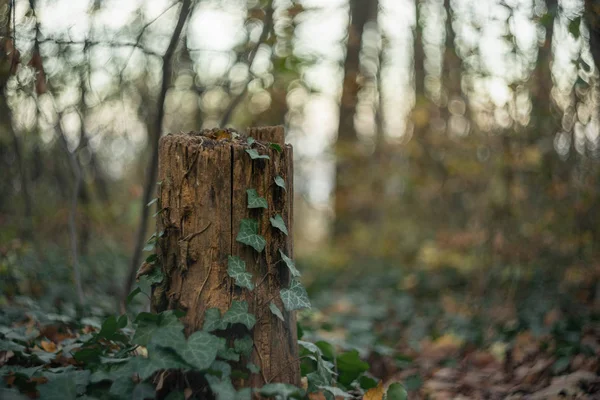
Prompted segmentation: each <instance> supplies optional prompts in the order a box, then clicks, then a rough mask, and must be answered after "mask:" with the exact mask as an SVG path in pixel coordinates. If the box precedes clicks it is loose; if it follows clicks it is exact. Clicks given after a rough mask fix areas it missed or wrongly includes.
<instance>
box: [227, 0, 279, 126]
mask: <svg viewBox="0 0 600 400" xmlns="http://www.w3.org/2000/svg"><path fill="white" fill-rule="evenodd" d="M273 11H274V10H273V2H272V1H270V2H269V5H268V6H267V12H266V14H265V20H264V22H263V30H262V32H261V34H260V38H259V39H258V42H256V46H254V48H253V49H252V50H251V51H250V54H249V55H248V70H251V69H252V64H253V63H254V58H255V57H256V54H257V53H258V49H259V48H260V45H261V44H263V43H264V42H265V41H266V40H267V37H268V36H269V32H270V31H271V27H272V25H273ZM250 76H252V75H251V74H250ZM248 83H249V80H246V82H245V84H244V88H243V89H242V91H241V92H240V94H238V95H237V96H236V97H234V98H233V100H231V102H230V103H229V106H227V109H226V110H225V113H224V114H223V118H222V119H221V123H220V126H221V127H223V126H225V125H227V123H228V122H229V120H230V119H231V116H232V115H233V112H234V111H235V109H236V108H237V106H238V105H239V104H240V103H241V102H242V100H243V99H244V97H245V96H246V93H247V92H248Z"/></svg>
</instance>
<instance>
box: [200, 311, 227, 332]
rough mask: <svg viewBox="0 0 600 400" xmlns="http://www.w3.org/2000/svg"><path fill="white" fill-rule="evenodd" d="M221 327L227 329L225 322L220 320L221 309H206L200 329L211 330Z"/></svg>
mask: <svg viewBox="0 0 600 400" xmlns="http://www.w3.org/2000/svg"><path fill="white" fill-rule="evenodd" d="M221 329H227V324H226V323H224V322H223V321H222V320H221V311H220V310H219V309H218V308H209V309H208V310H206V312H205V313H204V324H203V325H202V330H204V331H206V332H213V331H216V330H221Z"/></svg>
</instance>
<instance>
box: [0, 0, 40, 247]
mask: <svg viewBox="0 0 600 400" xmlns="http://www.w3.org/2000/svg"><path fill="white" fill-rule="evenodd" d="M12 5H13V3H12V1H10V0H0V10H4V11H5V13H4V14H3V15H0V28H3V30H2V31H0V116H1V118H0V121H1V122H0V129H2V130H3V131H4V132H8V133H9V134H10V136H11V139H12V144H13V152H14V155H15V158H16V161H17V167H18V171H19V172H18V173H19V182H20V186H21V194H22V197H23V214H24V223H23V224H22V226H21V234H22V235H23V238H25V239H34V238H33V205H32V201H31V194H30V193H31V192H30V188H29V181H28V179H27V172H26V167H25V155H24V154H23V146H22V143H21V140H20V138H19V136H18V135H17V133H16V132H15V130H14V127H13V125H12V118H11V114H12V112H11V110H10V108H9V107H8V104H7V102H6V95H5V93H4V90H5V88H6V83H7V82H8V80H9V79H10V77H11V76H12V75H13V74H14V73H15V72H16V70H17V66H18V63H19V52H18V50H17V49H16V48H15V45H14V32H13V31H12V28H13V23H14V22H13V16H14V14H13V13H14V9H13V8H12ZM34 245H35V246H36V248H37V244H36V243H35V242H34Z"/></svg>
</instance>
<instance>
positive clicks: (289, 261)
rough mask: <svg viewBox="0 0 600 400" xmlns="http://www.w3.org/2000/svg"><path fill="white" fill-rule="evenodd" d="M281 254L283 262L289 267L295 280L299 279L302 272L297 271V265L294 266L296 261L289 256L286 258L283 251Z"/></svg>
mask: <svg viewBox="0 0 600 400" xmlns="http://www.w3.org/2000/svg"><path fill="white" fill-rule="evenodd" d="M279 254H281V258H282V259H283V262H284V263H285V265H287V267H288V268H289V270H290V273H291V274H292V276H293V277H294V278H297V277H299V276H300V271H298V270H297V269H296V264H294V261H293V260H292V259H291V258H289V257H288V256H286V255H285V253H284V252H283V251H281V249H279Z"/></svg>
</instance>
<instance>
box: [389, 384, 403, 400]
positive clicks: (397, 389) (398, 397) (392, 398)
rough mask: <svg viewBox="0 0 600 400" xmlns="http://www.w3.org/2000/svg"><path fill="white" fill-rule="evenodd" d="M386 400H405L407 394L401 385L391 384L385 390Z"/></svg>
mask: <svg viewBox="0 0 600 400" xmlns="http://www.w3.org/2000/svg"><path fill="white" fill-rule="evenodd" d="M385 398H386V400H407V399H408V393H407V392H406V389H405V388H404V386H402V384H401V383H398V382H396V383H392V384H391V385H390V386H389V387H388V390H387V393H386V396H385Z"/></svg>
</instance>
